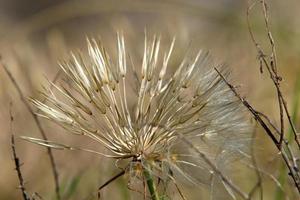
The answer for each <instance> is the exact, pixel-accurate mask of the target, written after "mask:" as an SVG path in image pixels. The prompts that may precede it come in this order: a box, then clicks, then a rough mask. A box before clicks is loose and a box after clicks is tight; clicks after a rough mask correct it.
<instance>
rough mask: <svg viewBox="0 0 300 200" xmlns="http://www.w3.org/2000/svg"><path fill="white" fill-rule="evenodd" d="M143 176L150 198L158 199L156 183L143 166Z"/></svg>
mask: <svg viewBox="0 0 300 200" xmlns="http://www.w3.org/2000/svg"><path fill="white" fill-rule="evenodd" d="M146 167H148V166H146ZM144 176H145V178H146V182H147V185H148V189H149V193H150V195H151V199H152V200H160V199H159V195H158V193H157V189H156V185H155V183H154V181H153V176H152V174H151V173H150V172H149V170H148V169H145V168H144Z"/></svg>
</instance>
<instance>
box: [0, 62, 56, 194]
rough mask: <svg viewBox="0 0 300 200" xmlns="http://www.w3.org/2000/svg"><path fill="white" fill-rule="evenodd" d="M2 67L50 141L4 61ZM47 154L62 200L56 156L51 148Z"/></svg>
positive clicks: (40, 130)
mask: <svg viewBox="0 0 300 200" xmlns="http://www.w3.org/2000/svg"><path fill="white" fill-rule="evenodd" d="M1 65H2V67H3V69H4V71H5V72H6V74H7V75H8V77H9V79H10V80H11V82H12V83H13V85H14V87H15V88H16V90H17V92H18V94H19V96H20V98H21V101H22V102H23V103H24V105H25V107H26V109H27V110H28V111H29V113H30V114H31V116H32V117H33V119H34V121H35V123H36V125H37V127H38V130H39V132H40V133H41V135H42V137H43V139H44V140H47V139H48V138H47V135H46V133H45V131H44V129H43V127H42V125H41V123H40V121H39V119H38V118H37V116H36V115H35V114H34V111H33V110H32V109H31V107H30V105H29V103H28V102H27V99H26V97H25V95H24V94H23V92H22V90H21V88H20V86H19V85H18V83H17V81H16V80H15V78H14V77H13V75H12V74H11V72H10V71H9V70H8V68H7V67H6V66H5V64H4V63H3V62H2V61H1ZM47 154H48V156H49V159H50V164H51V169H52V173H53V177H54V183H55V192H56V198H57V199H58V200H60V199H61V197H60V193H59V174H58V171H57V168H56V164H55V161H54V156H53V153H52V150H51V148H47Z"/></svg>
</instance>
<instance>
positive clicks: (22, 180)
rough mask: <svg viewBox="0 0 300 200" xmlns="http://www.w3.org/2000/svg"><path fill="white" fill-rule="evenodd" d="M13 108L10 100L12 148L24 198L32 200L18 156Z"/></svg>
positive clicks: (24, 199)
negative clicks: (13, 125)
mask: <svg viewBox="0 0 300 200" xmlns="http://www.w3.org/2000/svg"><path fill="white" fill-rule="evenodd" d="M11 108H12V102H10V105H9V115H10V132H11V149H12V154H13V159H14V163H15V170H16V171H17V175H18V179H19V184H20V185H19V188H20V190H21V192H22V196H23V200H30V198H29V197H28V195H27V192H26V189H25V185H24V179H23V175H22V172H21V163H20V159H19V158H18V156H17V153H16V147H15V136H14V133H13V130H12V123H13V121H14V117H13V114H12V111H11Z"/></svg>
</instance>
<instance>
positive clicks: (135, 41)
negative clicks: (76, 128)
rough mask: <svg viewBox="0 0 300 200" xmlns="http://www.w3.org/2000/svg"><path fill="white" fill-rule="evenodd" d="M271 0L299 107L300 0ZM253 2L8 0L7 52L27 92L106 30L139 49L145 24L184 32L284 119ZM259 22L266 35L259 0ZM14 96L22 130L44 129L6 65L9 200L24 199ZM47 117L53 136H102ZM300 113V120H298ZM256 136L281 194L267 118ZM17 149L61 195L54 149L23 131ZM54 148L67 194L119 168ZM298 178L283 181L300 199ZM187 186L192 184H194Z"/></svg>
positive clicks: (4, 188)
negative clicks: (264, 62) (263, 59)
mask: <svg viewBox="0 0 300 200" xmlns="http://www.w3.org/2000/svg"><path fill="white" fill-rule="evenodd" d="M268 4H269V9H270V23H271V29H272V31H273V36H274V39H275V42H276V45H277V56H278V67H279V72H280V74H281V75H282V77H283V82H282V89H283V91H284V95H285V97H286V99H287V101H288V103H289V108H290V110H292V111H293V113H296V114H295V116H297V115H298V114H297V111H298V110H299V109H298V108H297V107H296V108H295V106H293V105H295V102H296V101H297V98H296V97H295V96H296V95H295V94H297V89H298V90H300V86H298V88H297V87H296V85H297V84H296V83H297V80H298V81H299V80H300V45H299V44H300V20H299V18H300V13H299V6H300V3H299V1H298V0H287V1H280V0H273V1H268ZM246 9H247V1H240V0H218V1H207V0H161V1H158V0H152V1H145V0H123V1H117V0H72V1H70V0H69V1H65V0H44V1H38V0H22V1H21V0H0V55H1V57H2V60H3V62H4V63H5V64H6V66H7V68H8V69H9V70H10V71H11V73H12V74H13V76H14V77H15V80H16V81H17V82H18V84H19V85H20V87H21V89H22V91H23V92H24V94H25V96H26V97H27V96H28V97H29V96H30V97H37V98H38V97H39V93H38V90H40V89H41V88H42V85H43V84H44V85H46V78H45V77H47V78H48V79H50V80H52V79H53V78H54V77H55V76H56V74H57V72H58V70H59V67H58V64H57V62H58V61H59V60H63V59H66V58H67V57H68V54H69V52H70V51H71V50H77V49H82V50H84V49H86V37H101V39H102V40H103V41H104V44H105V46H107V47H108V48H109V47H110V46H113V47H114V46H115V39H116V31H119V30H122V31H123V32H124V34H125V38H126V41H127V42H128V43H130V44H131V46H136V47H137V48H136V49H135V48H132V49H131V50H132V51H133V54H138V55H140V54H141V52H142V51H141V50H142V46H143V40H144V30H145V29H146V30H147V32H149V34H153V33H158V34H161V35H162V37H163V38H165V39H166V41H170V38H172V37H173V36H176V39H177V41H176V46H175V48H178V49H179V50H180V51H182V53H184V52H185V49H187V48H188V47H189V45H190V44H192V45H193V46H195V47H197V48H201V49H204V50H208V51H210V53H211V55H212V56H213V58H214V60H215V61H216V62H217V63H223V62H224V63H226V64H227V65H228V66H230V68H231V69H232V71H233V77H234V83H235V85H239V86H240V87H239V90H240V92H241V93H242V94H243V96H245V97H246V98H247V99H248V100H249V101H250V102H251V103H252V104H253V105H254V107H256V108H257V109H258V110H260V111H263V112H264V113H266V114H268V115H270V116H273V118H272V120H273V121H274V123H275V124H279V122H278V109H277V107H278V106H277V103H276V96H275V95H274V94H275V93H274V89H273V86H272V84H271V82H270V81H269V77H268V76H267V75H266V74H263V75H262V74H260V73H259V63H258V60H257V52H256V50H255V48H254V45H253V43H252V42H251V40H250V36H249V32H248V28H247V23H246ZM251 24H252V25H253V31H254V33H255V34H256V36H257V37H258V39H259V41H260V42H262V44H263V45H265V44H266V32H265V26H264V21H263V18H262V12H261V10H260V9H259V8H257V9H254V10H253V12H252V14H251ZM168 38H169V39H168ZM135 51H136V52H135ZM295 99H296V100H295ZM10 102H12V103H13V106H12V112H13V115H14V119H15V120H14V122H13V132H14V134H15V135H17V136H20V135H27V136H32V137H40V133H39V131H38V129H37V127H36V124H35V123H34V121H33V118H32V116H31V115H30V113H29V112H28V110H27V109H26V108H25V106H24V104H23V103H22V101H20V98H19V96H18V93H17V91H16V89H15V88H14V86H13V85H12V83H11V82H10V80H9V78H8V76H7V75H6V73H5V71H4V70H3V68H2V67H1V68H0V130H1V133H0V163H1V170H0V199H3V200H5V199H21V193H20V191H19V190H18V189H17V186H18V179H17V175H16V172H15V171H14V163H13V160H12V152H11V146H10V135H11V133H10V128H9V127H10V117H9V104H10ZM33 109H34V108H33ZM296 119H297V118H296ZM298 119H300V118H298ZM41 122H42V126H43V128H44V129H45V130H46V134H47V136H48V138H49V139H51V140H55V141H60V142H62V143H66V144H77V145H80V146H82V147H86V146H95V144H92V143H91V142H90V141H89V140H86V139H83V138H78V137H70V135H68V134H63V132H64V130H63V129H61V128H59V127H58V126H56V125H54V124H53V123H49V122H48V121H46V120H43V119H42V120H41ZM299 122H300V121H299V120H298V121H296V126H297V128H298V130H299V128H300V127H299V126H300V123H299ZM254 146H255V155H256V157H257V159H258V163H259V166H260V167H261V169H264V170H266V171H267V172H268V173H269V174H270V176H269V175H268V176H266V177H265V178H264V181H263V185H264V196H265V198H266V199H274V194H275V193H276V191H277V187H276V184H275V183H274V181H272V180H271V179H272V178H277V177H278V176H279V174H280V168H281V165H282V161H281V158H280V156H278V154H277V153H276V150H275V147H274V145H273V144H272V143H271V142H270V141H269V139H268V138H267V137H266V136H265V134H264V133H263V132H262V131H261V130H260V129H259V128H257V130H256V138H255V145H254ZM16 149H17V154H18V156H19V157H20V159H21V161H22V163H23V165H22V172H23V175H24V179H25V180H26V185H25V186H26V189H27V190H28V192H30V193H34V192H37V193H39V194H40V195H41V196H43V198H44V199H55V193H54V184H53V177H52V174H51V168H50V165H49V159H48V157H47V153H46V149H45V148H43V147H39V146H36V145H33V144H30V143H26V142H24V141H21V140H19V139H17V140H16ZM53 152H54V156H55V161H56V163H57V167H58V170H59V175H60V182H61V185H62V193H63V195H64V196H63V197H64V199H85V198H86V197H88V196H89V194H91V193H93V192H95V191H96V190H97V186H99V185H100V184H101V183H103V182H104V181H105V180H107V179H108V178H110V177H111V176H112V175H114V174H115V173H116V172H117V170H116V169H112V167H111V165H113V163H112V162H111V161H110V160H105V159H103V158H98V157H96V156H94V155H90V154H87V153H84V152H67V151H58V150H54V151H53ZM104 161H105V162H104ZM271 176H272V178H270V177H271ZM240 177H244V178H240ZM235 178H236V180H237V182H238V183H239V184H240V185H241V187H242V188H245V189H249V188H251V185H253V183H255V180H253V176H251V172H248V171H247V170H245V171H243V170H241V169H236V174H235ZM124 185H126V179H119V180H118V181H115V182H114V183H112V184H111V185H110V186H109V187H107V188H105V190H104V191H103V193H102V197H103V199H107V198H109V199H112V198H113V199H130V194H129V193H131V192H129V191H128V190H127V188H126V187H124ZM291 185H292V183H291V182H290V181H287V183H286V184H285V186H284V188H285V190H286V194H287V195H288V197H289V198H290V199H295V198H296V197H295V196H294V195H295V193H294V191H293V187H291ZM189 193H190V194H193V191H192V189H190V191H189ZM201 195H203V196H202V197H203V198H205V196H206V195H207V194H206V192H205V191H202V193H201ZM200 197H201V196H200ZM140 198H141V196H140ZM190 198H191V199H199V196H197V197H195V195H191V196H190ZM285 198H286V197H284V198H283V199H285ZM178 199H180V198H179V197H178Z"/></svg>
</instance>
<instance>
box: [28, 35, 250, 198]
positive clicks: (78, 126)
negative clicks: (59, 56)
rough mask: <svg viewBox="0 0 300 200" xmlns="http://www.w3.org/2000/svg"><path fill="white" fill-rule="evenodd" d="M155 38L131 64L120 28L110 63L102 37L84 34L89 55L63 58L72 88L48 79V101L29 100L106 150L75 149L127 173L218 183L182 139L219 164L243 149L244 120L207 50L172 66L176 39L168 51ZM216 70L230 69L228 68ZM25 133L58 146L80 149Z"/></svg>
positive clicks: (223, 164) (239, 154)
mask: <svg viewBox="0 0 300 200" xmlns="http://www.w3.org/2000/svg"><path fill="white" fill-rule="evenodd" d="M160 41H161V39H160V37H157V36H154V38H153V39H152V40H149V39H148V38H145V43H144V52H143V59H142V63H136V64H135V65H133V64H132V62H131V63H130V62H129V59H128V56H127V53H128V52H129V50H128V49H126V46H125V40H124V36H123V35H122V34H117V53H116V55H117V56H116V57H117V58H116V59H115V60H116V61H115V62H114V61H113V59H111V57H110V56H109V54H108V53H107V51H106V50H105V48H104V47H103V46H102V44H101V43H99V41H96V40H94V39H91V40H88V56H83V55H75V54H72V56H71V59H70V60H69V61H67V62H64V63H62V64H61V65H60V66H61V68H62V69H63V71H64V72H65V74H66V76H67V78H68V81H69V83H70V85H71V89H69V88H68V87H66V86H65V85H64V84H63V83H62V85H61V86H58V85H56V84H54V83H51V85H53V86H54V87H53V88H54V89H53V91H52V90H49V91H46V92H44V93H43V96H44V97H46V99H47V101H48V102H47V103H42V102H41V101H39V100H35V99H33V100H31V101H32V103H33V104H34V105H35V106H36V107H37V108H38V109H39V110H40V111H41V114H39V115H41V116H43V117H45V118H47V119H49V120H51V121H54V122H56V123H57V124H59V125H60V126H62V127H63V128H65V129H67V130H68V131H69V132H70V133H74V134H79V135H83V136H86V137H89V138H91V139H92V140H95V141H97V142H99V144H100V145H101V146H103V147H105V148H106V149H108V152H109V153H108V154H105V153H101V152H95V151H92V150H88V149H80V150H85V151H88V152H93V153H97V154H99V155H101V156H106V157H109V158H113V159H118V160H124V161H127V162H128V164H127V167H126V174H128V175H129V179H134V178H137V179H138V180H144V179H143V176H144V175H145V173H143V172H146V175H147V176H146V178H147V177H148V176H151V177H153V178H154V179H157V180H159V181H164V182H168V181H170V180H171V181H172V182H174V183H175V185H176V188H178V186H177V184H176V182H181V181H182V179H185V180H187V181H189V182H191V183H195V184H201V183H204V184H210V183H212V182H215V178H214V173H213V170H212V169H211V167H210V166H209V165H208V164H207V163H206V162H205V160H203V159H202V158H201V157H199V156H198V155H197V154H195V153H194V152H193V151H192V150H191V148H190V147H189V146H188V145H186V144H185V143H183V142H182V140H181V139H180V138H181V137H184V138H185V139H187V140H189V141H190V142H191V143H192V144H193V145H194V146H195V147H197V148H198V149H199V150H200V151H201V152H203V154H205V155H206V156H207V157H208V158H209V159H211V161H212V162H213V163H214V164H215V166H216V167H217V168H218V169H220V170H223V169H225V168H226V165H227V164H228V163H230V162H231V161H232V160H233V159H236V158H237V157H242V156H243V154H245V151H246V147H247V143H248V139H249V134H248V133H249V124H248V122H247V120H245V116H244V114H243V108H242V106H241V104H240V103H239V101H238V99H236V97H235V96H234V95H233V94H232V92H231V91H230V89H229V88H228V87H227V86H226V84H225V83H224V82H223V81H222V80H221V78H220V77H219V76H218V74H217V73H216V71H215V70H214V67H215V66H214V64H213V63H212V61H211V60H210V58H209V56H208V54H207V53H204V52H202V51H199V52H198V53H197V54H196V56H194V58H193V59H190V58H189V57H186V58H185V59H183V61H182V63H181V64H180V65H179V66H178V67H177V68H176V69H175V71H174V72H173V73H171V71H172V70H173V69H174V68H172V69H170V67H171V66H169V60H170V59H171V57H172V56H171V55H172V51H173V49H174V48H175V46H174V44H175V40H173V41H172V42H171V44H170V46H169V48H168V49H167V50H165V52H162V48H161V42H160ZM219 69H220V70H223V74H225V75H228V71H227V70H226V68H225V67H222V66H220V67H219ZM133 80H137V81H136V82H134V81H133ZM132 84H136V85H135V86H134V87H133V86H132ZM135 88H137V92H136V94H135V95H134V94H133V91H134V90H135ZM58 96H59V97H58ZM24 139H26V140H29V141H31V142H34V143H37V144H40V145H44V146H48V147H53V148H58V149H69V150H76V149H79V148H72V147H69V146H67V145H61V144H58V143H54V142H48V141H43V140H40V139H34V138H29V137H24ZM148 178H149V177H148ZM130 181H131V180H129V182H130ZM149 189H151V188H149ZM152 189H153V188H152ZM150 192H151V191H150ZM229 192H230V191H229ZM180 195H182V193H181V192H180Z"/></svg>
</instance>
